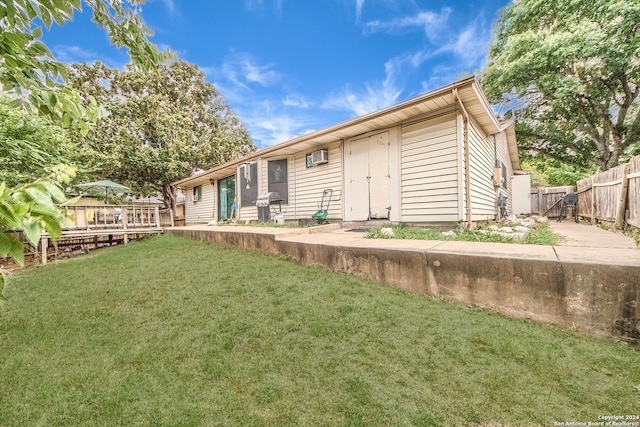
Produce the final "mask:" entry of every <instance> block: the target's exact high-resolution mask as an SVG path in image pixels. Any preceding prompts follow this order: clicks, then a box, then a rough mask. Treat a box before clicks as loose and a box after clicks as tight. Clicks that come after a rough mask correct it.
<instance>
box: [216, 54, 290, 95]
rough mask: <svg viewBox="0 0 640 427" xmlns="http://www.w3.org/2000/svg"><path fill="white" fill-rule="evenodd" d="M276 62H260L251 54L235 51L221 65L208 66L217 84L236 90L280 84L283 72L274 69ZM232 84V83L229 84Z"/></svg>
mask: <svg viewBox="0 0 640 427" xmlns="http://www.w3.org/2000/svg"><path fill="white" fill-rule="evenodd" d="M274 67H275V65H274V64H266V65H265V64H260V63H259V62H258V61H257V60H256V59H255V58H254V57H253V56H252V55H251V54H248V53H239V52H233V53H232V54H230V55H227V56H226V57H225V58H224V60H223V63H222V65H221V66H220V67H206V70H205V71H206V73H207V75H209V76H211V77H212V79H213V80H214V81H218V80H220V81H221V82H220V83H217V82H216V83H215V84H216V86H218V85H220V86H227V87H228V86H232V87H235V90H238V89H242V90H248V91H250V90H252V87H255V86H258V87H270V86H273V85H276V84H278V83H279V82H280V81H281V80H282V78H283V74H282V73H280V72H278V71H276V70H274ZM229 84H230V85H229Z"/></svg>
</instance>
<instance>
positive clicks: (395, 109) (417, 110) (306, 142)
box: [174, 77, 520, 186]
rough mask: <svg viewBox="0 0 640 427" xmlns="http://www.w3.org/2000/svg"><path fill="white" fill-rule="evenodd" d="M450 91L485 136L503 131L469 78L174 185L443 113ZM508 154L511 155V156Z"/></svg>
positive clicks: (513, 154)
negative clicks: (247, 163)
mask: <svg viewBox="0 0 640 427" xmlns="http://www.w3.org/2000/svg"><path fill="white" fill-rule="evenodd" d="M454 89H455V90H456V91H457V94H458V97H459V99H460V101H461V102H462V104H463V105H464V107H465V109H466V110H467V112H468V113H469V114H470V115H471V116H472V117H473V118H474V119H475V120H476V121H477V122H478V124H479V125H480V126H481V127H482V129H483V130H484V131H485V132H486V133H487V134H488V135H492V134H495V133H498V132H500V131H502V130H504V129H505V128H507V129H508V128H509V124H508V123H507V124H506V126H505V124H501V123H500V122H499V121H498V119H497V118H496V116H495V114H494V112H493V110H492V109H491V106H490V105H489V101H488V100H487V98H486V97H485V95H484V93H483V92H482V90H481V89H480V86H479V84H478V82H477V81H476V79H475V77H469V78H466V79H464V80H460V81H457V82H454V83H451V84H449V85H447V86H444V87H442V88H439V89H436V90H433V91H431V92H427V93H425V94H422V95H420V96H417V97H415V98H412V99H409V100H407V101H404V102H401V103H400V104H396V105H393V106H391V107H387V108H384V109H382V110H379V111H375V112H372V113H369V114H365V115H363V116H359V117H356V118H353V119H350V120H347V121H345V122H342V123H339V124H336V125H333V126H329V127H327V128H324V129H321V130H318V131H315V132H311V133H308V134H305V135H301V136H298V137H296V138H293V139H291V140H289V141H285V142H282V143H280V144H276V145H274V146H271V147H268V148H265V149H263V150H260V151H256V152H255V153H251V154H249V155H247V156H244V157H242V158H240V159H237V160H234V161H231V162H228V163H225V164H223V165H221V166H218V167H215V168H213V169H209V170H207V171H205V172H204V173H200V174H198V175H195V176H190V177H188V178H184V179H182V180H180V181H176V182H175V183H174V185H176V186H184V185H185V184H187V183H189V184H194V185H198V184H200V183H205V182H208V180H209V179H211V178H214V177H215V178H219V177H222V176H227V175H232V174H234V173H235V171H236V168H237V167H238V166H239V165H241V164H243V163H246V162H250V161H252V160H256V159H258V158H271V157H285V156H289V155H292V154H295V153H300V152H304V151H312V150H313V149H315V148H316V147H320V146H323V145H326V144H328V143H331V142H335V141H339V140H341V139H347V138H352V137H354V136H358V135H362V134H365V133H367V132H370V131H374V130H378V129H381V128H385V127H390V126H395V125H397V124H399V123H403V122H405V121H408V120H413V119H415V118H416V117H419V116H427V115H429V114H430V113H434V112H437V111H440V110H442V111H444V110H445V109H448V108H451V106H452V105H455V98H454V94H453V92H454ZM507 133H508V132H507ZM512 136H513V140H512V143H509V152H510V156H511V159H512V161H513V160H514V159H515V160H516V162H514V168H515V165H516V164H517V165H518V167H517V168H516V169H519V167H520V166H519V165H520V161H519V159H518V150H517V146H515V130H513V134H512ZM508 139H509V137H508ZM512 145H513V146H512ZM512 150H515V151H513V152H512Z"/></svg>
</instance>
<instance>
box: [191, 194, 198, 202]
mask: <svg viewBox="0 0 640 427" xmlns="http://www.w3.org/2000/svg"><path fill="white" fill-rule="evenodd" d="M191 200H193V201H194V202H197V201H198V193H193V197H192V198H191Z"/></svg>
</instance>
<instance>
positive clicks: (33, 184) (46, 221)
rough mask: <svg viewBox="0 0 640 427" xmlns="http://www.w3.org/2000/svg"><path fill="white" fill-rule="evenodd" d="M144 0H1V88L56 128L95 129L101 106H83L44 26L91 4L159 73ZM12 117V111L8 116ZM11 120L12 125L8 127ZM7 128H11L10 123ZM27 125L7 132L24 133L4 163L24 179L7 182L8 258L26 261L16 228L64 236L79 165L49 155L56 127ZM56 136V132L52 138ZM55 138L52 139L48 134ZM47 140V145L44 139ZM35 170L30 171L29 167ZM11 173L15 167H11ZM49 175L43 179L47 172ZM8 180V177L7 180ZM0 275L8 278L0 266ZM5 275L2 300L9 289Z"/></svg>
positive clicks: (2, 222) (1, 224) (0, 157)
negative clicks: (142, 11)
mask: <svg viewBox="0 0 640 427" xmlns="http://www.w3.org/2000/svg"><path fill="white" fill-rule="evenodd" d="M137 3H141V1H138V0H134V1H132V2H123V1H122V0H85V2H84V3H82V2H81V0H3V1H0V28H1V31H0V91H1V93H2V95H3V96H6V97H8V98H9V99H10V100H11V103H12V105H13V106H21V107H23V108H24V109H25V110H27V111H31V112H33V113H37V114H39V115H41V116H46V117H49V118H50V119H51V120H52V121H53V123H54V124H57V125H61V126H72V127H74V128H76V129H78V130H79V131H80V132H83V133H85V132H87V131H88V129H89V127H88V124H87V120H93V119H95V118H96V117H97V115H98V112H99V110H98V108H97V105H96V104H95V102H87V103H82V102H80V98H79V97H78V96H77V94H76V93H75V92H74V91H73V90H72V89H70V88H69V87H68V86H66V85H65V84H64V81H65V79H66V77H67V66H66V65H65V64H63V63H61V62H59V61H57V60H56V59H55V58H54V56H53V54H52V53H51V51H50V50H49V49H48V47H47V46H46V45H45V44H44V43H43V42H42V41H41V40H40V38H41V36H42V26H45V27H47V28H50V27H52V26H53V25H54V24H55V25H63V24H64V23H65V22H67V21H70V20H71V19H73V15H74V12H76V11H80V10H81V7H82V4H84V5H86V6H88V7H89V8H90V9H91V10H92V12H93V14H92V16H93V21H94V22H95V23H96V24H97V25H99V26H100V27H102V28H104V29H105V30H106V31H107V34H108V35H109V37H110V39H111V41H112V43H113V44H115V45H116V46H118V47H126V48H128V49H129V54H130V57H131V58H132V61H133V63H134V64H136V65H137V66H138V67H140V68H143V69H154V68H155V64H156V63H157V62H158V61H159V60H160V58H161V55H160V53H159V52H158V50H157V48H156V47H155V45H154V44H153V43H151V42H150V41H149V40H148V39H147V36H148V35H149V34H150V31H149V30H148V29H147V28H146V27H145V26H144V25H143V24H142V21H141V18H140V16H139V15H138V14H137V13H136V10H135V8H132V7H129V6H128V5H135V4H137ZM7 114H10V113H7ZM7 123H8V122H7ZM5 124H6V123H5ZM29 126H30V125H29V124H27V123H26V122H25V127H22V128H21V127H20V126H19V125H17V126H15V127H14V128H11V126H9V127H7V129H4V126H3V131H5V130H6V131H7V132H17V133H15V134H13V135H11V134H9V135H6V134H5V135H3V138H5V139H4V140H3V141H2V142H3V146H2V147H1V148H0V162H1V163H2V166H3V168H4V167H14V168H15V170H16V171H17V172H18V174H19V175H22V174H24V175H26V174H27V172H28V173H29V177H30V180H29V182H26V183H22V182H23V181H25V179H24V178H25V177H24V176H17V177H14V178H12V179H13V180H14V182H15V183H16V185H13V186H11V185H8V184H7V182H5V180H1V181H0V257H5V256H7V255H9V256H12V257H13V258H14V259H15V260H16V261H17V262H18V263H20V264H21V263H22V262H23V254H22V243H21V242H20V241H19V240H17V239H16V238H15V237H13V236H12V234H11V233H10V231H11V230H14V231H21V232H22V233H24V235H25V236H26V238H27V240H28V241H29V242H30V243H31V244H33V245H34V246H35V245H37V243H38V241H39V240H40V234H41V232H42V231H46V232H48V233H49V235H50V236H52V237H54V238H55V237H56V236H59V234H60V224H61V222H62V221H63V219H64V217H63V214H62V211H60V209H58V208H57V206H56V205H57V204H58V203H63V202H64V201H65V200H66V196H65V194H64V192H63V191H62V185H63V184H65V183H68V182H69V181H70V180H71V179H72V178H73V176H74V174H75V170H74V168H71V167H68V166H64V165H57V166H52V164H53V162H54V161H55V160H56V157H57V154H56V150H53V151H48V150H47V149H48V148H52V147H50V146H49V147H45V146H44V145H43V143H38V142H36V140H38V139H39V138H40V137H41V136H42V137H45V140H47V141H50V139H49V137H52V138H53V137H54V135H53V133H55V132H54V131H53V128H46V127H42V126H39V125H36V128H38V127H39V131H38V132H43V133H42V134H40V135H31V136H32V137H29V138H25V139H20V138H19V137H18V136H19V135H18V134H20V133H22V134H23V135H24V136H26V135H27V134H29V131H28V127H29ZM49 131H51V132H52V133H51V134H48V133H49ZM45 134H47V135H45ZM40 142H43V141H40ZM31 167H33V170H31V171H30V172H29V169H30V168H31ZM4 173H5V174H6V173H7V170H6V169H5V170H4ZM40 174H43V175H40ZM4 178H7V177H6V176H4ZM0 273H4V271H3V269H2V267H1V266H0ZM4 280H5V277H4V274H0V296H1V292H2V285H3V284H4Z"/></svg>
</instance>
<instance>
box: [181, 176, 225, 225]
mask: <svg viewBox="0 0 640 427" xmlns="http://www.w3.org/2000/svg"><path fill="white" fill-rule="evenodd" d="M198 185H202V199H200V200H198V201H197V202H194V201H193V189H194V187H197V186H198ZM198 185H192V186H191V187H186V188H185V194H186V196H187V197H186V200H185V202H184V209H185V224H187V225H189V224H203V223H207V222H209V221H211V220H212V219H214V212H216V211H217V209H216V197H215V194H216V191H217V188H214V186H213V185H211V183H209V182H203V183H201V184H198Z"/></svg>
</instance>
